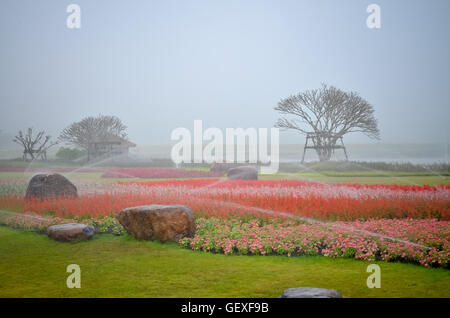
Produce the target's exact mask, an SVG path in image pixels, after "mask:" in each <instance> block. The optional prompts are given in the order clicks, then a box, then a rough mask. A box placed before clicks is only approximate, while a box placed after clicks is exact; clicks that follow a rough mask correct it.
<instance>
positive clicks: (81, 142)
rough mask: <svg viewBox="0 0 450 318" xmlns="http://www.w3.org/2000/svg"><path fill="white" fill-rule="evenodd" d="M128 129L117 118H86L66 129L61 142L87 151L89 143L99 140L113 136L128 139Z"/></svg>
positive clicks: (60, 137) (61, 136) (101, 116)
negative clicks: (126, 131)
mask: <svg viewBox="0 0 450 318" xmlns="http://www.w3.org/2000/svg"><path fill="white" fill-rule="evenodd" d="M126 128H127V127H126V126H125V125H124V124H123V123H122V121H121V120H120V119H119V118H118V117H116V116H104V115H99V116H97V117H86V118H84V119H82V120H81V121H79V122H75V123H73V124H71V125H70V126H69V127H67V128H65V129H64V130H63V131H62V133H61V135H60V136H59V140H60V141H62V142H66V143H68V144H72V145H75V146H78V147H80V148H82V149H86V150H87V149H88V147H89V143H90V142H91V141H92V140H94V139H97V138H102V137H105V136H111V135H112V136H119V137H122V138H126V136H127V134H126V133H125V130H126Z"/></svg>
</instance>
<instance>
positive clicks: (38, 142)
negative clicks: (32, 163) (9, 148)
mask: <svg viewBox="0 0 450 318" xmlns="http://www.w3.org/2000/svg"><path fill="white" fill-rule="evenodd" d="M51 138H52V137H51V136H50V135H45V131H44V130H42V131H40V132H38V133H37V134H36V135H35V136H33V128H28V130H27V132H26V133H25V134H24V133H23V132H22V131H21V130H20V131H19V132H18V133H17V135H16V136H14V139H13V141H14V142H15V143H17V144H19V145H21V146H22V147H23V159H24V160H28V156H29V157H30V159H31V160H34V159H39V158H40V159H42V160H47V150H48V149H50V148H51V147H53V146H54V145H56V144H57V143H58V142H57V141H56V142H51V141H50V140H51Z"/></svg>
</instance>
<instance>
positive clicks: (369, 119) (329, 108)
mask: <svg viewBox="0 0 450 318" xmlns="http://www.w3.org/2000/svg"><path fill="white" fill-rule="evenodd" d="M275 110H277V111H279V112H280V113H281V114H285V115H293V116H294V118H292V119H288V118H285V117H282V118H280V119H278V121H277V123H276V125H275V127H279V128H284V129H294V130H297V131H298V132H300V133H302V134H305V135H307V134H309V135H312V136H314V138H312V139H313V142H314V145H315V147H316V148H315V149H316V152H317V154H318V156H319V159H320V161H325V160H329V159H330V157H331V154H332V152H333V149H334V148H333V147H334V146H335V145H336V142H337V141H338V140H339V139H340V138H341V137H342V136H344V135H345V134H348V133H351V132H362V133H364V134H365V135H367V136H369V137H370V138H374V139H379V138H380V131H379V129H378V124H377V120H376V118H375V116H374V109H373V106H372V105H371V104H369V103H368V102H367V101H366V100H364V99H363V98H361V97H360V96H359V95H358V94H357V93H355V92H344V91H342V90H340V89H338V88H336V87H333V86H327V85H325V84H322V87H321V88H319V89H313V90H309V91H305V92H303V93H299V94H297V95H293V96H289V97H288V98H285V99H282V100H281V101H280V102H279V103H278V106H277V107H275Z"/></svg>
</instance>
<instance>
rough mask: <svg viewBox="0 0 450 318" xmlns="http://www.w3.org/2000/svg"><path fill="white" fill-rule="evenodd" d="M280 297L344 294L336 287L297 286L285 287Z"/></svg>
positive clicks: (329, 296)
mask: <svg viewBox="0 0 450 318" xmlns="http://www.w3.org/2000/svg"><path fill="white" fill-rule="evenodd" d="M280 298H342V295H341V294H340V293H339V292H338V291H337V290H335V289H325V288H316V287H297V288H288V289H285V290H284V291H283V294H281V296H280Z"/></svg>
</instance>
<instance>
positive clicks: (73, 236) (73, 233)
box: [47, 223, 95, 242]
mask: <svg viewBox="0 0 450 318" xmlns="http://www.w3.org/2000/svg"><path fill="white" fill-rule="evenodd" d="M94 232H95V230H94V228H93V227H92V226H90V225H86V224H80V223H67V224H57V225H52V226H50V227H49V228H48V229H47V234H48V236H49V237H50V238H52V239H54V240H55V241H59V242H78V241H82V240H89V239H90V238H91V237H92V236H93V235H94Z"/></svg>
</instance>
